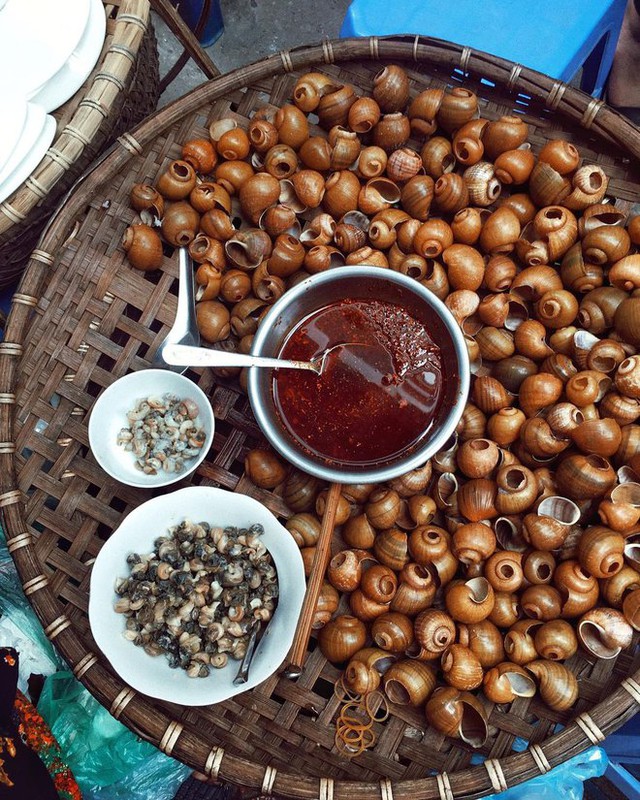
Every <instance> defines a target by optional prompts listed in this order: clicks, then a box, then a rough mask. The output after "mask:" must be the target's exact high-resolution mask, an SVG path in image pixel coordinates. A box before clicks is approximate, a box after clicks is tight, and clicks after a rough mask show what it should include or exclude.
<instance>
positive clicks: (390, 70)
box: [371, 64, 409, 114]
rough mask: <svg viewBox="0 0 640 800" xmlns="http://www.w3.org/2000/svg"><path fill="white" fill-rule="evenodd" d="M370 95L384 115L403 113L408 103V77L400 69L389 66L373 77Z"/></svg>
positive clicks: (394, 65)
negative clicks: (395, 112)
mask: <svg viewBox="0 0 640 800" xmlns="http://www.w3.org/2000/svg"><path fill="white" fill-rule="evenodd" d="M371 93H372V95H373V99H374V100H375V101H376V102H377V103H378V105H379V106H380V108H381V109H382V111H384V112H385V113H386V114H389V113H393V112H394V111H404V109H405V108H406V105H407V103H408V101H409V76H408V75H407V73H406V72H405V70H403V69H402V67H399V66H398V65H397V64H389V65H388V66H386V67H384V68H383V69H382V70H381V71H380V72H378V74H377V75H376V76H375V77H374V79H373V88H372V91H371Z"/></svg>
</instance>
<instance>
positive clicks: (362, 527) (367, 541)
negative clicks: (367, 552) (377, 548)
mask: <svg viewBox="0 0 640 800" xmlns="http://www.w3.org/2000/svg"><path fill="white" fill-rule="evenodd" d="M375 537H376V529H375V528H374V527H373V525H372V524H371V523H370V522H369V519H368V518H367V515H366V514H358V515H357V516H355V517H351V518H350V519H348V520H347V522H346V523H345V525H344V528H343V529H342V538H343V539H344V541H345V544H348V545H349V547H356V548H363V549H365V548H366V549H369V548H371V547H373V543H374V541H375Z"/></svg>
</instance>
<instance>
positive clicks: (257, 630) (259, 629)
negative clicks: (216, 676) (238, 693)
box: [233, 622, 268, 686]
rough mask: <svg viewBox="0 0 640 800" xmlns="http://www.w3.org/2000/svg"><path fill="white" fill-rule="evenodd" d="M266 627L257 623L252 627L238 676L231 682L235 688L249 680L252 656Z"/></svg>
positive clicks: (262, 623) (261, 623)
mask: <svg viewBox="0 0 640 800" xmlns="http://www.w3.org/2000/svg"><path fill="white" fill-rule="evenodd" d="M267 627H268V626H267V625H265V624H264V622H258V623H256V624H255V625H254V626H253V630H252V631H251V636H250V637H249V642H248V643H247V651H246V653H245V654H244V658H243V659H242V661H241V663H240V669H239V670H238V674H237V675H236V677H235V678H234V679H233V682H234V684H235V685H236V686H239V685H240V684H242V683H246V682H247V681H248V680H249V668H250V667H251V662H252V661H253V654H254V653H255V651H256V649H257V647H258V645H259V644H260V641H261V639H262V637H263V636H264V633H265V631H266V629H267Z"/></svg>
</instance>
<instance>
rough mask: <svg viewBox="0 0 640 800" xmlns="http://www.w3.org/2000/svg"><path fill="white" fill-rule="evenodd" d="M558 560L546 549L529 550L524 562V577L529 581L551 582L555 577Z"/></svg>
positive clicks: (537, 582) (536, 582)
mask: <svg viewBox="0 0 640 800" xmlns="http://www.w3.org/2000/svg"><path fill="white" fill-rule="evenodd" d="M555 568H556V560H555V558H554V557H553V555H552V554H551V553H550V552H548V551H546V550H529V551H528V552H527V553H526V554H525V556H524V559H523V562H522V571H523V573H524V578H525V580H526V581H528V582H529V583H533V584H539V583H549V582H550V581H551V579H552V578H553V573H554V570H555Z"/></svg>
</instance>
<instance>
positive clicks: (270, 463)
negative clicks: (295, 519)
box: [244, 448, 311, 544]
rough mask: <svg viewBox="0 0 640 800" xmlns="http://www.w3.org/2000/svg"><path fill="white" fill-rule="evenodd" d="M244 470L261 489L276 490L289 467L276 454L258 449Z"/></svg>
mask: <svg viewBox="0 0 640 800" xmlns="http://www.w3.org/2000/svg"><path fill="white" fill-rule="evenodd" d="M244 470H245V473H246V475H247V477H248V478H249V480H250V481H251V482H252V483H254V484H255V485H256V486H259V487H260V488H261V489H275V487H276V486H279V485H280V484H281V483H282V482H283V481H284V479H285V478H286V477H287V472H288V468H287V466H286V465H285V464H283V463H282V461H281V460H280V459H279V458H278V457H277V456H276V455H275V454H274V453H272V452H271V451H270V450H261V449H257V448H256V449H254V450H250V451H249V452H248V453H247V455H246V456H245V460H244ZM308 544H311V542H309V543H308Z"/></svg>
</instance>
